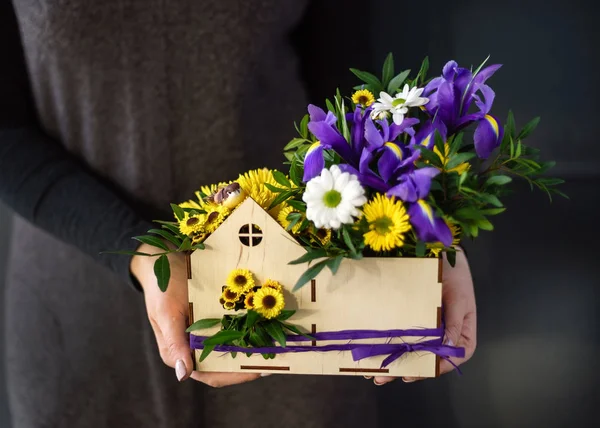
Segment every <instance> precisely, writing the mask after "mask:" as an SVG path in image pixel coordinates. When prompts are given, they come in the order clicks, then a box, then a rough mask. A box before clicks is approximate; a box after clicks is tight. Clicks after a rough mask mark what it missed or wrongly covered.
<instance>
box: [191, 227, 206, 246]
mask: <svg viewBox="0 0 600 428" xmlns="http://www.w3.org/2000/svg"><path fill="white" fill-rule="evenodd" d="M207 236H208V234H207V233H206V232H204V230H201V231H199V232H196V233H193V234H192V235H191V237H192V245H196V244H199V243H201V242H204V240H205V239H206V237H207Z"/></svg>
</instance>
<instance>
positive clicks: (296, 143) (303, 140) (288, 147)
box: [283, 138, 310, 150]
mask: <svg viewBox="0 0 600 428" xmlns="http://www.w3.org/2000/svg"><path fill="white" fill-rule="evenodd" d="M304 143H310V141H308V140H307V139H306V138H294V139H293V140H292V141H290V142H289V143H287V144H286V145H285V147H284V148H283V150H292V149H295V148H296V147H299V146H301V145H302V144H304Z"/></svg>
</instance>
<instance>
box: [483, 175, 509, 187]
mask: <svg viewBox="0 0 600 428" xmlns="http://www.w3.org/2000/svg"><path fill="white" fill-rule="evenodd" d="M511 181H512V178H510V177H509V176H508V175H494V176H493V177H490V178H489V179H488V181H486V182H485V185H486V186H494V185H495V186H504V185H505V184H508V183H510V182H511Z"/></svg>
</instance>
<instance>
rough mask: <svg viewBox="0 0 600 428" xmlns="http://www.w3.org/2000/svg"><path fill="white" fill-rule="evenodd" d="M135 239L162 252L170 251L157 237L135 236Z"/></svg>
mask: <svg viewBox="0 0 600 428" xmlns="http://www.w3.org/2000/svg"><path fill="white" fill-rule="evenodd" d="M133 239H135V240H136V241H139V242H142V243H144V244H148V245H151V246H153V247H156V248H160V249H161V250H165V251H170V250H169V247H167V245H166V244H165V243H164V242H163V241H161V240H160V239H158V238H157V237H155V236H146V235H144V236H134V237H133Z"/></svg>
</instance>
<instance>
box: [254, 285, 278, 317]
mask: <svg viewBox="0 0 600 428" xmlns="http://www.w3.org/2000/svg"><path fill="white" fill-rule="evenodd" d="M253 303H254V310H255V311H256V312H258V313H259V314H261V315H262V316H263V317H265V318H267V319H271V318H275V317H276V316H277V315H279V314H280V313H281V311H282V310H283V308H284V307H285V300H284V298H283V293H282V292H281V291H278V290H275V289H274V288H270V287H262V288H261V289H260V290H258V291H257V292H256V293H254V299H253Z"/></svg>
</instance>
